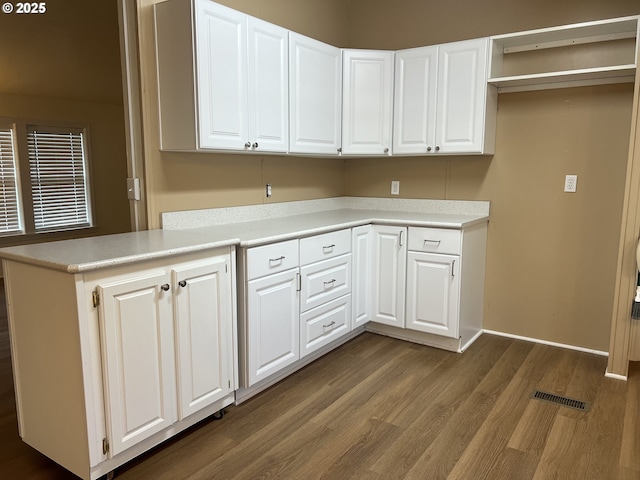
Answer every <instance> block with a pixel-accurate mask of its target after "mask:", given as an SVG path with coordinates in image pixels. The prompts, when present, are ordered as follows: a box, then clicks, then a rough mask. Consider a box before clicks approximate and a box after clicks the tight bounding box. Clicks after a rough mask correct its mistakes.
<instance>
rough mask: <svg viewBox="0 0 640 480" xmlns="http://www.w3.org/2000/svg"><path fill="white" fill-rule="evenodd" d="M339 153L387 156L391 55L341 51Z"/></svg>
mask: <svg viewBox="0 0 640 480" xmlns="http://www.w3.org/2000/svg"><path fill="white" fill-rule="evenodd" d="M342 55H343V66H342V69H343V70H342V71H343V85H342V99H343V101H342V116H343V117H342V153H343V154H345V155H347V154H357V155H390V154H391V146H392V145H391V123H392V116H393V109H392V105H393V52H388V51H375V50H344V51H343V52H342Z"/></svg>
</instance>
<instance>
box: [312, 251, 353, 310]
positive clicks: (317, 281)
mask: <svg viewBox="0 0 640 480" xmlns="http://www.w3.org/2000/svg"><path fill="white" fill-rule="evenodd" d="M300 276H301V277H302V279H301V290H300V311H301V312H304V311H306V310H310V309H312V308H314V307H317V306H319V305H322V304H323V303H326V302H328V301H330V300H333V299H335V298H338V297H341V296H342V295H345V294H347V293H351V254H350V253H348V254H346V255H342V256H341V257H336V258H330V259H329V260H324V261H322V262H317V263H314V264H313V265H306V266H304V267H302V268H301V269H300Z"/></svg>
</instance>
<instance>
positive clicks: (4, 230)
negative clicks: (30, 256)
mask: <svg viewBox="0 0 640 480" xmlns="http://www.w3.org/2000/svg"><path fill="white" fill-rule="evenodd" d="M13 145H14V143H13V129H11V128H0V235H9V234H14V233H22V222H21V219H20V205H19V203H18V183H17V176H16V158H15V154H14V148H13Z"/></svg>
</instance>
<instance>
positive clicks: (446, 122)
mask: <svg viewBox="0 0 640 480" xmlns="http://www.w3.org/2000/svg"><path fill="white" fill-rule="evenodd" d="M487 50H488V39H486V38H479V39H474V40H466V41H464V42H454V43H447V44H444V45H440V46H439V54H438V108H437V110H438V113H437V116H438V123H437V131H436V145H437V146H439V147H440V150H441V151H442V152H443V153H473V152H477V153H481V152H482V150H483V145H484V128H485V108H486V98H485V97H486V92H487Z"/></svg>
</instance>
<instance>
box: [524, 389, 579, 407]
mask: <svg viewBox="0 0 640 480" xmlns="http://www.w3.org/2000/svg"><path fill="white" fill-rule="evenodd" d="M533 398H535V399H537V400H542V401H543V402H550V403H555V404H556V405H562V406H563V407H569V408H574V409H576V410H580V411H582V412H588V411H589V404H588V403H587V402H583V401H582V400H574V399H573V398H568V397H561V396H560V395H554V394H553V393H548V392H542V391H540V390H536V391H535V392H533Z"/></svg>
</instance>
